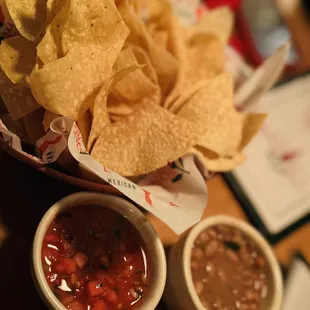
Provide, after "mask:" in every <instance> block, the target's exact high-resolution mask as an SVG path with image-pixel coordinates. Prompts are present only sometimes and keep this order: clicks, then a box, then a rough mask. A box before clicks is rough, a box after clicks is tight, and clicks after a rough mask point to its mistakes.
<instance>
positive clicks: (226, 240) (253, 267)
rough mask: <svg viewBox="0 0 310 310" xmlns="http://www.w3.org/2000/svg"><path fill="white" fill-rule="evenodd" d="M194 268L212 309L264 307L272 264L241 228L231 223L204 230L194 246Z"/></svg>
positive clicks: (198, 288) (204, 299)
mask: <svg viewBox="0 0 310 310" xmlns="http://www.w3.org/2000/svg"><path fill="white" fill-rule="evenodd" d="M191 271H192V278H193V282H194V286H195V289H196V292H197V294H198V296H199V298H200V301H201V302H202V304H203V305H204V306H205V307H206V308H207V309H208V310H211V309H216V310H219V309H220V310H235V309H236V310H260V309H262V305H263V302H264V299H265V298H266V296H267V293H268V287H267V281H268V278H269V276H270V272H269V266H268V265H267V262H266V259H265V257H264V256H263V255H262V252H261V250H260V249H259V247H258V246H257V245H256V244H255V242H253V241H252V240H251V239H250V238H248V237H247V236H246V235H245V234H244V233H242V232H241V231H240V230H238V229H236V228H234V227H231V226H227V225H218V226H214V227H211V228H207V229H206V230H204V231H203V232H202V233H201V234H200V235H199V236H198V238H197V239H196V241H195V245H194V246H193V249H192V253H191Z"/></svg>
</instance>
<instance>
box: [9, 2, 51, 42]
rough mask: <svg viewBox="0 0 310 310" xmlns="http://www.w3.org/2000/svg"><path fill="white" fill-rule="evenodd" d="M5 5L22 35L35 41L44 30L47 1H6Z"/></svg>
mask: <svg viewBox="0 0 310 310" xmlns="http://www.w3.org/2000/svg"><path fill="white" fill-rule="evenodd" d="M5 3H6V5H7V8H8V10H9V13H10V16H11V18H12V20H13V22H14V24H15V26H16V28H17V30H18V31H19V32H20V34H21V35H22V36H23V37H25V38H26V39H28V40H30V41H35V40H36V39H37V38H38V37H39V35H40V34H41V32H42V31H43V29H44V25H45V20H46V0H18V1H17V0H5Z"/></svg>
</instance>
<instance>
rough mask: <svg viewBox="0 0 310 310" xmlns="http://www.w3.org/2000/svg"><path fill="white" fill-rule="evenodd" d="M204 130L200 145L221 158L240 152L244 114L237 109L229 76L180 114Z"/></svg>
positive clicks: (206, 89) (197, 96)
mask: <svg viewBox="0 0 310 310" xmlns="http://www.w3.org/2000/svg"><path fill="white" fill-rule="evenodd" d="M178 115H179V116H182V117H184V118H186V119H188V120H190V121H193V122H195V123H197V124H199V126H200V127H201V128H202V129H204V131H205V133H204V134H203V135H202V136H201V138H200V140H199V142H198V145H199V146H202V147H204V148H206V149H209V150H211V151H213V152H215V153H216V154H218V155H220V156H233V155H235V154H236V153H237V152H238V149H239V146H240V143H241V140H242V131H243V119H244V117H243V114H241V113H238V112H237V111H236V110H235V108H234V106H233V81H232V77H231V75H230V74H228V73H223V74H221V75H220V76H218V77H216V78H215V79H213V80H211V81H210V83H208V84H207V86H206V87H204V88H202V89H201V90H200V91H198V92H196V93H195V95H194V96H193V97H192V98H191V99H189V100H188V101H187V102H186V103H185V104H184V105H183V107H182V108H181V109H180V111H179V112H178Z"/></svg>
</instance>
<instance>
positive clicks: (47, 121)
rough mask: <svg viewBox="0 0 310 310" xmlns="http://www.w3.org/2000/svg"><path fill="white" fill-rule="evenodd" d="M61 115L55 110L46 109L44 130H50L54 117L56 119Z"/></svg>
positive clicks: (43, 122)
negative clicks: (54, 111)
mask: <svg viewBox="0 0 310 310" xmlns="http://www.w3.org/2000/svg"><path fill="white" fill-rule="evenodd" d="M60 116H61V115H59V114H55V113H53V112H50V111H45V113H44V116H43V121H42V125H43V128H44V130H45V131H46V132H47V131H49V130H50V126H51V123H52V121H53V120H54V119H56V118H57V117H60Z"/></svg>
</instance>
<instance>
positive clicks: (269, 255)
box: [182, 215, 283, 310]
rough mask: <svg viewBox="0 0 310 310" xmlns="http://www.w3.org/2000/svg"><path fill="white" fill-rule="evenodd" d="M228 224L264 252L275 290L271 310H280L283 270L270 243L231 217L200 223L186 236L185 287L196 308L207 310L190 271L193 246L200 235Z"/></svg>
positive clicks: (247, 225)
mask: <svg viewBox="0 0 310 310" xmlns="http://www.w3.org/2000/svg"><path fill="white" fill-rule="evenodd" d="M222 224H224V225H225V224H226V225H229V226H233V227H235V228H237V229H239V230H241V231H242V232H243V233H245V234H246V235H247V236H248V237H250V238H251V239H253V240H254V241H255V243H256V244H257V245H258V246H259V248H260V249H261V251H262V252H263V254H264V256H265V258H266V259H267V261H268V264H269V265H270V269H271V276H272V283H273V288H274V295H273V299H272V302H271V303H272V304H271V308H270V309H269V310H279V309H280V308H281V305H282V299H283V280H282V275H281V270H280V267H279V263H278V262H277V259H276V257H275V254H274V252H273V250H272V248H271V247H270V245H269V244H268V242H267V241H266V240H265V239H264V237H263V236H262V235H261V234H260V233H259V232H258V231H257V230H256V229H255V228H254V227H252V226H251V225H250V224H248V223H246V222H244V221H242V220H240V219H236V218H234V217H231V216H225V215H218V216H213V217H210V218H208V219H206V220H203V221H201V222H200V223H198V224H197V225H196V226H194V228H193V229H192V230H191V231H190V232H189V234H188V235H187V236H186V240H185V243H184V247H183V255H182V268H183V271H184V276H185V285H186V288H187V290H188V292H189V295H190V297H191V299H192V302H193V303H194V305H195V307H196V308H197V309H199V310H205V307H204V306H203V305H202V303H201V302H200V299H199V297H198V295H197V293H196V291H195V287H194V283H193V280H192V275H191V270H190V258H191V257H190V256H191V255H190V254H191V249H192V246H193V244H194V242H195V240H196V238H197V237H198V235H199V234H200V233H201V232H202V231H203V230H205V229H206V228H209V227H212V226H216V225H222Z"/></svg>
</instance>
